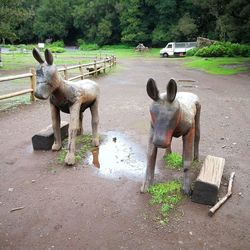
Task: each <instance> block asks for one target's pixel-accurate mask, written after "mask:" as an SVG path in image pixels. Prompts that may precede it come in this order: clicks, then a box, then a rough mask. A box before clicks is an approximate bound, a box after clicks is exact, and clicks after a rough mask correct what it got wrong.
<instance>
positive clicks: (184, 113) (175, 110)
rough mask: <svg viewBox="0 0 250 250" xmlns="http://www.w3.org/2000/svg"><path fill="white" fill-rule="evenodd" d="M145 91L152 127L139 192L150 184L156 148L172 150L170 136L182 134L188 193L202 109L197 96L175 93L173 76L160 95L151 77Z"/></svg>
mask: <svg viewBox="0 0 250 250" xmlns="http://www.w3.org/2000/svg"><path fill="white" fill-rule="evenodd" d="M147 93H148V95H149V97H151V98H152V99H153V101H154V102H153V103H152V105H151V107H150V114H151V128H150V136H149V144H148V154H147V169H146V176H145V180H144V183H143V185H142V187H141V191H142V192H145V191H147V189H148V188H149V186H150V185H151V184H152V183H153V180H154V170H155V161H156V155H157V148H166V154H168V153H171V141H172V137H180V136H182V140H183V152H182V164H183V170H184V186H183V192H184V193H185V194H189V193H190V180H189V168H190V165H191V163H192V161H193V159H197V160H198V158H199V140H200V109H201V105H200V103H199V99H198V97H197V96H196V95H194V94H192V93H187V92H179V93H177V84H176V82H175V80H174V79H171V80H170V81H169V83H168V85H167V92H166V93H162V94H159V90H158V88H157V86H156V83H155V81H154V80H153V79H151V78H150V79H149V80H148V82H147Z"/></svg>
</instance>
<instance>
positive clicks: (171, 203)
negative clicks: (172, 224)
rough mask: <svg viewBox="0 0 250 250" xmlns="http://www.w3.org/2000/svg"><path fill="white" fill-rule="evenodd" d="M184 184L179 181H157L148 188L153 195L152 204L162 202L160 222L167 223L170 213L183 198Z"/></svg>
mask: <svg viewBox="0 0 250 250" xmlns="http://www.w3.org/2000/svg"><path fill="white" fill-rule="evenodd" d="M181 188H182V184H181V183H180V182H179V181H171V182H166V183H157V184H155V185H153V186H151V187H150V188H149V189H148V192H149V193H150V194H151V195H152V198H151V201H150V202H151V204H161V209H160V215H161V216H160V217H159V218H158V219H159V222H160V223H161V224H165V223H166V222H167V221H168V216H169V213H170V211H171V210H172V209H174V208H175V207H176V206H177V204H179V202H180V201H181V200H182V199H183V195H182V192H181Z"/></svg>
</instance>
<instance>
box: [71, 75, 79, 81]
mask: <svg viewBox="0 0 250 250" xmlns="http://www.w3.org/2000/svg"><path fill="white" fill-rule="evenodd" d="M78 78H82V75H77V76H74V77H71V78H69V79H68V80H69V81H73V80H76V79H78Z"/></svg>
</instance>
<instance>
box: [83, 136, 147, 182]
mask: <svg viewBox="0 0 250 250" xmlns="http://www.w3.org/2000/svg"><path fill="white" fill-rule="evenodd" d="M146 161H147V160H146V152H145V150H144V149H142V148H141V147H140V146H139V145H137V144H136V143H134V142H133V141H132V140H131V139H130V138H129V137H128V136H126V135H124V134H122V133H119V132H108V133H106V134H105V139H104V141H103V142H102V143H101V145H100V146H99V148H94V149H93V150H92V153H91V154H90V155H89V156H88V157H87V158H86V161H85V163H86V164H88V165H92V166H94V167H96V168H97V169H98V170H97V173H98V175H100V176H103V177H107V178H114V179H120V178H122V177H127V178H129V179H139V180H141V179H142V178H143V177H144V173H145V170H146Z"/></svg>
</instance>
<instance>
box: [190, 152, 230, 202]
mask: <svg viewBox="0 0 250 250" xmlns="http://www.w3.org/2000/svg"><path fill="white" fill-rule="evenodd" d="M224 165H225V159H224V158H221V157H215V156H211V155H208V156H207V157H206V159H205V161H204V163H203V165H202V168H201V171H200V174H199V176H198V177H197V179H196V181H195V184H194V190H193V195H192V201H193V202H197V203H202V204H207V205H214V204H215V203H216V202H217V200H218V192H219V188H220V183H221V178H222V174H223V170H224Z"/></svg>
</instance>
